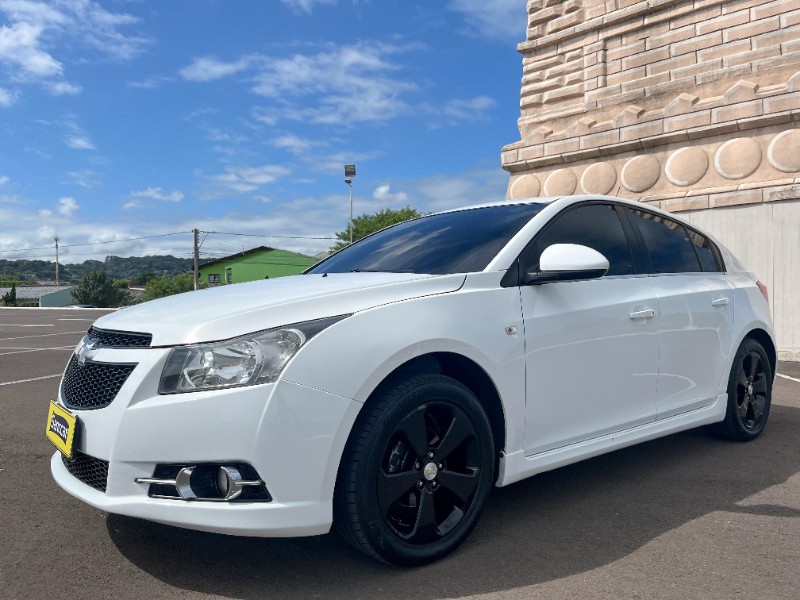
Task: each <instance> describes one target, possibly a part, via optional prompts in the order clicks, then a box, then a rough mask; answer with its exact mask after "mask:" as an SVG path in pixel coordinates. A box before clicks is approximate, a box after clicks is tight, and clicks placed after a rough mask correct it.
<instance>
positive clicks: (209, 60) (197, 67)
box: [179, 56, 250, 82]
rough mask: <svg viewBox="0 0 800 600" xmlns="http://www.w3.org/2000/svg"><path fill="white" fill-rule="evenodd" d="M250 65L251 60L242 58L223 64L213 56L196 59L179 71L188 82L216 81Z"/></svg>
mask: <svg viewBox="0 0 800 600" xmlns="http://www.w3.org/2000/svg"><path fill="white" fill-rule="evenodd" d="M249 65H250V59H248V58H247V57H242V58H240V59H239V60H237V61H236V62H232V63H231V62H223V61H221V60H217V59H216V58H214V57H213V56H205V57H202V58H196V59H195V60H194V62H193V63H192V64H190V65H189V66H188V67H184V68H183V69H181V70H180V71H179V74H180V76H181V77H183V78H184V79H186V80H187V81H201V82H206V81H216V80H217V79H222V78H223V77H227V76H228V75H233V74H235V73H239V72H240V71H244V70H245V69H246V68H247V67H248V66H249Z"/></svg>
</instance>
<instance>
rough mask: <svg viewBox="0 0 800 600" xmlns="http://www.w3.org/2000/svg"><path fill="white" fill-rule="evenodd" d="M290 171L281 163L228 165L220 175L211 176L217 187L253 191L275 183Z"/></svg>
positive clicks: (233, 190)
mask: <svg viewBox="0 0 800 600" xmlns="http://www.w3.org/2000/svg"><path fill="white" fill-rule="evenodd" d="M289 173H290V171H289V169H287V168H286V167H282V166H280V165H263V166H261V167H228V168H227V169H225V172H224V173H222V174H220V175H213V176H211V177H210V180H211V182H212V183H214V184H215V185H216V186H217V187H219V188H221V189H223V190H228V191H232V192H240V193H242V192H252V191H254V190H256V189H258V188H259V187H260V186H262V185H266V184H269V183H273V182H274V181H276V180H277V179H278V178H280V177H284V176H285V175H288V174H289Z"/></svg>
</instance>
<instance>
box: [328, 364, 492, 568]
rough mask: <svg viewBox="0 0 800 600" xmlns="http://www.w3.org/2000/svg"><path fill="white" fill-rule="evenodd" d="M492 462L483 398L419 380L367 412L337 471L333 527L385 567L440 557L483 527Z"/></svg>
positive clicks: (449, 384) (448, 382) (456, 385)
mask: <svg viewBox="0 0 800 600" xmlns="http://www.w3.org/2000/svg"><path fill="white" fill-rule="evenodd" d="M494 462H495V461H494V442H493V440H492V432H491V427H490V425H489V420H488V418H487V417H486V413H485V411H484V410H483V407H482V406H481V404H480V402H479V401H478V399H477V398H476V397H475V395H474V394H473V393H472V392H471V391H470V390H469V389H468V388H467V387H466V386H464V385H462V384H461V383H460V382H458V381H456V380H454V379H451V378H449V377H445V376H443V375H437V374H429V375H416V376H412V377H410V378H408V379H406V380H403V381H400V382H397V383H395V384H392V385H391V386H390V387H388V388H387V389H386V390H384V391H383V392H380V393H379V395H378V396H377V397H376V398H374V399H373V400H371V401H370V402H369V403H368V404H367V406H366V407H365V408H364V409H363V412H362V414H361V415H359V419H358V421H357V423H356V426H355V427H354V429H353V433H352V434H351V437H350V440H349V441H348V443H347V447H346V448H345V452H344V455H343V457H342V463H341V466H340V468H339V477H338V480H337V484H336V494H335V498H334V511H335V512H334V522H335V524H336V527H337V529H338V530H339V532H340V533H341V534H342V536H343V537H344V538H345V539H346V540H347V541H348V542H350V543H351V544H352V545H353V546H355V547H356V548H357V549H359V550H361V551H362V552H364V553H366V554H368V555H369V556H372V557H373V558H377V559H378V560H381V561H383V562H386V563H390V564H394V565H400V566H414V565H421V564H425V563H428V562H432V561H435V560H437V559H439V558H442V557H443V556H445V555H447V554H449V553H450V552H452V551H453V550H455V549H456V548H457V547H458V545H459V544H461V542H463V541H464V539H465V538H466V537H467V535H469V533H470V531H471V530H472V528H473V527H474V526H475V523H476V521H477V520H478V517H479V515H480V512H481V509H482V508H483V504H484V502H485V500H486V496H487V495H488V493H489V489H490V488H491V486H492V482H493V481H494Z"/></svg>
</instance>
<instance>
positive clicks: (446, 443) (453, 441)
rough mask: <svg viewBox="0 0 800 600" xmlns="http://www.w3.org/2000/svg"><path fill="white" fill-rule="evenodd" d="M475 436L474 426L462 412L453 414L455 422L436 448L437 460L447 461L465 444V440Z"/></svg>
mask: <svg viewBox="0 0 800 600" xmlns="http://www.w3.org/2000/svg"><path fill="white" fill-rule="evenodd" d="M473 435H475V432H474V430H473V428H472V424H471V423H470V422H469V419H467V417H466V415H464V414H463V413H461V412H460V411H458V412H456V411H454V412H453V421H452V422H451V423H450V427H449V428H448V429H447V433H445V434H444V437H443V438H442V441H441V442H440V443H439V445H438V446H437V448H436V459H437V460H445V459H446V458H447V457H448V456H450V453H451V452H453V450H455V449H456V448H458V447H459V446H460V445H461V444H463V443H464V440H466V439H467V438H469V437H471V436H473Z"/></svg>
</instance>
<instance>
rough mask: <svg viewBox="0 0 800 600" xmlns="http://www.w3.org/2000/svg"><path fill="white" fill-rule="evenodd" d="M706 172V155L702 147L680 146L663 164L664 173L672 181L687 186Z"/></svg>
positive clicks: (695, 181)
mask: <svg viewBox="0 0 800 600" xmlns="http://www.w3.org/2000/svg"><path fill="white" fill-rule="evenodd" d="M707 172H708V155H707V154H706V153H705V151H704V150H703V149H702V148H681V149H680V150H676V151H675V152H673V153H672V154H671V155H670V157H669V158H668V159H667V164H666V165H664V174H665V175H666V176H667V179H669V180H670V181H671V182H672V183H674V184H675V185H679V186H687V185H692V184H695V183H697V182H698V181H700V180H701V179H702V178H703V175H705V174H706V173H707Z"/></svg>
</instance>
